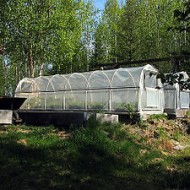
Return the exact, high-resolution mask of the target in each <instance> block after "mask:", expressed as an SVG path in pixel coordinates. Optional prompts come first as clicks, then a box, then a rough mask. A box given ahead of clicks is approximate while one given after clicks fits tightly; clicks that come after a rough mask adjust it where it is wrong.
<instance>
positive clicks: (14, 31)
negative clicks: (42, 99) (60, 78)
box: [0, 0, 190, 95]
mask: <svg viewBox="0 0 190 190" xmlns="http://www.w3.org/2000/svg"><path fill="white" fill-rule="evenodd" d="M0 7H1V11H0V95H13V94H14V90H15V87H16V85H17V84H18V81H19V80H21V79H22V78H24V77H37V76H41V75H52V74H64V73H71V72H84V71H89V70H93V69H96V68H97V65H98V64H99V63H117V62H120V61H133V60H144V59H155V58H163V57H170V56H173V55H174V56H176V55H181V54H183V55H189V54H190V53H189V52H190V51H189V47H190V35H189V34H190V33H189V32H190V28H189V27H190V26H189V25H190V22H189V21H190V2H188V1H186V0H180V1H179V0H156V1H151V0H126V1H123V3H122V4H119V3H118V1H117V0H107V1H106V4H105V7H104V10H101V11H100V10H98V9H97V8H95V6H94V3H93V0H88V1H85V0H59V1H58V0H41V1H37V0H0ZM156 67H157V68H158V69H159V70H160V71H162V72H170V71H171V62H169V61H168V62H163V63H162V64H161V63H160V64H157V65H156ZM189 68H190V63H189V61H188V60H184V61H183V63H181V68H180V69H181V70H186V71H187V72H188V71H190V69H189Z"/></svg>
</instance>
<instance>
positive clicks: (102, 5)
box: [94, 0, 106, 10]
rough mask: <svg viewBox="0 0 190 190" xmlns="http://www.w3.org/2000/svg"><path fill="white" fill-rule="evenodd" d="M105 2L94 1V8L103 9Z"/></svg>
mask: <svg viewBox="0 0 190 190" xmlns="http://www.w3.org/2000/svg"><path fill="white" fill-rule="evenodd" d="M105 2H106V0H94V5H95V7H97V8H98V9H100V10H103V9H104V5H105Z"/></svg>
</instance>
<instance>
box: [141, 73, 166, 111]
mask: <svg viewBox="0 0 190 190" xmlns="http://www.w3.org/2000/svg"><path fill="white" fill-rule="evenodd" d="M157 83H158V81H157V78H156V75H155V74H152V73H149V72H147V73H145V75H144V90H145V92H144V96H143V99H144V102H143V110H161V109H162V93H163V91H162V90H161V89H157V88H156V86H157Z"/></svg>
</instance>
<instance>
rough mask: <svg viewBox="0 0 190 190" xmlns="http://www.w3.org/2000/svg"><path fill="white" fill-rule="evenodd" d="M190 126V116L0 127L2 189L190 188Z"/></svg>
mask: <svg viewBox="0 0 190 190" xmlns="http://www.w3.org/2000/svg"><path fill="white" fill-rule="evenodd" d="M189 129H190V126H189V120H188V119H183V120H167V119H165V118H151V119H149V120H148V121H147V122H144V121H140V122H138V123H135V124H117V125H111V124H100V123H98V122H95V121H91V122H89V123H88V125H87V126H86V127H74V126H72V127H71V128H70V129H69V130H67V131H65V130H64V129H58V128H56V127H54V126H48V127H35V126H24V125H21V126H0V180H1V183H0V189H1V190H8V189H13V190H17V189H19V190H20V189H24V190H38V189H39V190H43V189H44V190H45V189H46V190H47V189H52V190H54V189H55V190H63V189H64V190H66V189H77V190H78V189H82V190H83V189H84V190H85V189H88V190H115V189H117V190H124V189H125V190H126V189H146V190H147V189H189V188H190V180H189V179H190V147H189V145H190V138H189ZM177 146H179V147H180V146H181V147H182V148H181V149H180V150H179V149H177Z"/></svg>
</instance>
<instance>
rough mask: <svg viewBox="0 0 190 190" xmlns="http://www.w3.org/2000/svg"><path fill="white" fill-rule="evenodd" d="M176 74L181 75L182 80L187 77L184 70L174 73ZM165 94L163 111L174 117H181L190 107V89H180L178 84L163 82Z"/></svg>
mask: <svg viewBox="0 0 190 190" xmlns="http://www.w3.org/2000/svg"><path fill="white" fill-rule="evenodd" d="M175 74H176V75H179V74H181V75H183V80H184V81H186V80H187V79H189V76H188V75H187V73H186V72H179V73H175ZM164 94H165V106H164V107H165V109H164V111H165V112H166V113H167V114H169V115H174V116H176V117H183V116H184V115H185V114H186V112H187V111H188V110H189V108H190V91H189V90H181V89H180V84H179V83H175V84H173V85H170V84H164Z"/></svg>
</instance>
